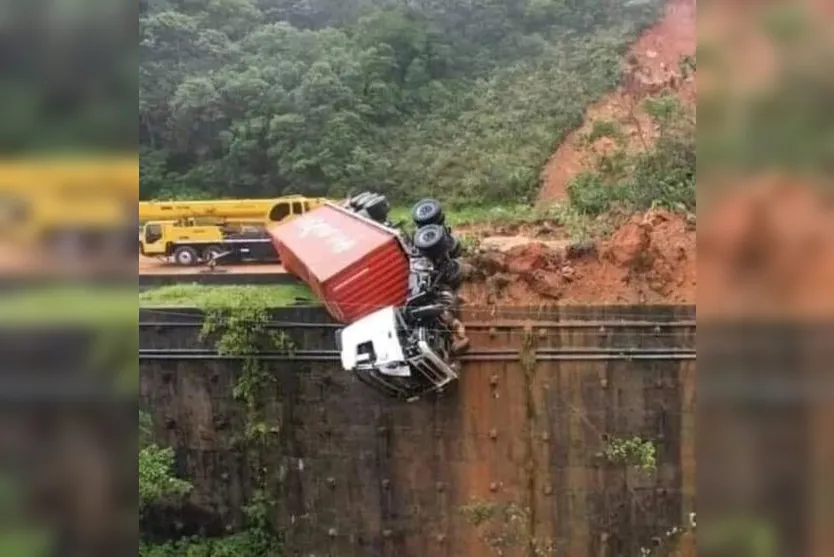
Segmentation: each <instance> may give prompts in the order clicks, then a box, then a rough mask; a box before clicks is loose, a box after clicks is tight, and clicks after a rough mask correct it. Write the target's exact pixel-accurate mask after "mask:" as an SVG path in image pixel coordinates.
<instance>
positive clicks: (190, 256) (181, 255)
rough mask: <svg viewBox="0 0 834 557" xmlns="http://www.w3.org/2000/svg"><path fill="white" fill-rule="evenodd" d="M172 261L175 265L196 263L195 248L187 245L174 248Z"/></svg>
mask: <svg viewBox="0 0 834 557" xmlns="http://www.w3.org/2000/svg"><path fill="white" fill-rule="evenodd" d="M174 261H175V262H176V263H177V265H182V266H188V265H196V264H197V250H195V249H194V248H190V247H188V246H180V247H178V248H177V249H175V250H174Z"/></svg>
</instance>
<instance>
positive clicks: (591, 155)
mask: <svg viewBox="0 0 834 557" xmlns="http://www.w3.org/2000/svg"><path fill="white" fill-rule="evenodd" d="M695 4H696V2H695V0H669V2H668V4H667V6H666V8H665V12H664V15H663V17H662V18H661V20H660V21H659V22H658V23H657V24H655V25H654V26H652V27H651V28H649V29H648V30H646V31H645V32H644V33H643V34H642V35H641V36H640V37H639V38H638V40H637V41H636V42H635V43H634V45H633V46H632V47H631V49H630V50H629V53H628V54H627V55H626V57H625V59H624V61H623V71H624V79H623V83H622V85H621V86H620V87H618V88H617V89H616V90H614V91H612V92H611V93H609V94H608V95H605V96H604V97H603V98H602V99H600V100H599V101H598V102H597V103H595V104H594V105H592V106H590V107H589V108H588V110H587V112H586V114H585V120H584V123H583V125H582V126H581V127H580V128H578V129H576V130H574V131H573V132H572V133H570V134H569V135H568V137H567V138H566V139H565V141H564V142H563V143H562V144H561V145H560V146H559V148H558V149H557V150H556V151H555V152H554V153H553V155H552V156H551V157H550V159H549V160H548V162H547V164H546V165H545V167H544V169H543V171H542V174H541V191H540V193H539V199H538V201H539V204H540V205H547V204H550V203H554V202H562V201H564V200H565V199H566V197H567V185H568V183H569V182H570V180H571V179H572V178H573V177H575V176H576V175H577V174H579V173H581V172H582V171H584V170H589V169H591V168H592V167H593V164H594V161H595V160H596V158H597V157H598V156H599V155H602V154H605V153H607V152H609V151H610V150H611V149H612V148H613V147H614V142H613V141H612V140H611V139H609V138H608V137H601V138H599V139H596V140H595V141H594V142H593V143H591V144H590V145H588V144H587V143H586V142H585V141H584V138H585V137H587V136H588V133H589V132H590V131H591V130H592V129H593V127H594V123H596V122H603V121H605V122H609V123H614V124H616V125H617V126H618V127H619V129H620V130H621V131H622V132H623V135H624V138H625V141H626V150H627V151H628V152H636V151H640V150H646V149H648V148H650V147H651V145H652V144H653V143H654V141H655V139H656V137H657V133H658V130H657V129H656V127H655V125H654V123H653V122H652V120H651V118H650V117H649V115H648V114H647V113H646V111H645V110H644V107H643V104H644V103H643V101H645V99H647V98H649V97H653V96H657V95H661V94H664V93H672V94H674V95H675V96H677V97H678V98H679V99H680V100H681V101H682V102H683V103H684V104H685V105H687V106H694V103H695V99H696V87H695V71H694V68H687V67H685V66H686V65H685V62H684V61H685V59H686V57H687V56H690V57H694V55H695V47H696V44H697V40H696V27H695V25H696V19H695V17H696V16H695V14H696V9H695Z"/></svg>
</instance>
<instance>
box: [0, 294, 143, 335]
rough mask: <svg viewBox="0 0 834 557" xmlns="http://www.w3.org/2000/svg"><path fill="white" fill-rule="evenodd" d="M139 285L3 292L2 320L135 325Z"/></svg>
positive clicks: (1, 303) (31, 323)
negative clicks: (136, 287) (137, 288)
mask: <svg viewBox="0 0 834 557" xmlns="http://www.w3.org/2000/svg"><path fill="white" fill-rule="evenodd" d="M136 321H137V315H136V290H135V287H133V288H130V287H100V286H99V287H92V286H55V287H34V288H31V289H24V290H19V291H18V290H15V291H9V292H7V293H3V294H0V323H4V324H14V325H53V324H65V325H113V324H121V325H129V324H133V325H135V324H136Z"/></svg>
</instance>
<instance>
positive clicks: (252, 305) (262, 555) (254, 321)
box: [140, 297, 295, 557]
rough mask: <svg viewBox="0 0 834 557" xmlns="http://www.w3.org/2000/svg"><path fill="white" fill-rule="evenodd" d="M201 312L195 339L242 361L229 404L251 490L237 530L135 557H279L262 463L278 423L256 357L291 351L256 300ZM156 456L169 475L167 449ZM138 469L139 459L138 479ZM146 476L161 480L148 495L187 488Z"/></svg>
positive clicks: (270, 473)
mask: <svg viewBox="0 0 834 557" xmlns="http://www.w3.org/2000/svg"><path fill="white" fill-rule="evenodd" d="M201 309H202V310H203V313H204V320H203V326H202V329H201V331H200V340H201V341H203V342H205V341H211V342H213V344H214V348H215V350H216V351H217V353H218V354H219V355H223V356H236V357H239V358H240V359H241V361H242V364H241V367H240V370H239V376H238V378H237V381H236V382H235V385H234V387H233V391H232V396H233V398H234V400H236V401H238V402H239V403H240V404H241V405H242V406H243V408H244V409H245V417H244V427H243V431H242V432H241V434H240V436H239V438H238V439H237V443H236V445H237V447H238V448H239V450H240V451H241V452H242V453H243V454H244V455H245V457H246V460H247V463H248V467H249V469H250V472H251V474H252V477H253V484H254V485H255V486H256V488H255V490H254V492H253V494H252V496H251V498H250V501H249V503H248V504H247V505H246V506H245V507H244V508H243V509H242V511H243V516H244V528H243V529H242V531H240V532H238V533H235V534H232V535H230V536H226V537H223V538H220V539H206V538H200V537H189V538H183V539H180V540H175V541H170V542H167V543H164V544H142V546H141V547H140V556H141V557H175V556H176V557H180V556H188V557H227V556H228V557H279V556H280V555H282V554H283V551H282V543H281V536H280V534H279V532H277V531H276V529H275V527H274V509H275V500H274V499H273V496H272V494H271V491H272V489H271V485H272V484H271V483H270V480H271V479H273V478H274V477H275V471H274V470H271V469H270V468H269V466H268V464H267V459H266V452H267V451H268V450H270V449H272V448H273V447H274V446H275V442H276V439H277V438H278V434H279V433H280V431H281V423H280V420H279V418H278V417H277V416H274V415H270V413H269V402H270V401H271V400H274V399H275V387H276V378H275V376H274V375H273V374H272V373H270V370H269V369H268V368H267V366H266V364H265V362H264V361H263V360H262V359H261V358H259V354H260V353H261V352H262V351H265V350H269V351H279V352H292V351H293V350H294V348H295V347H294V345H293V343H292V342H291V341H290V339H289V337H288V336H287V335H286V333H284V332H283V331H275V330H273V329H272V328H271V327H270V312H269V307H268V304H267V303H264V302H263V301H261V300H256V299H255V300H253V299H247V298H246V297H243V298H241V299H237V300H235V301H234V302H233V303H228V302H227V303H224V304H221V305H213V306H209V307H203V308H201ZM158 454H159V455H161V457H164V458H165V459H167V460H165V461H164V462H163V464H164V463H167V465H168V468H167V470H168V471H170V466H171V465H172V464H173V450H172V449H160V450H159V451H158ZM142 468H143V464H142V462H141V460H140V478H141V477H142ZM146 472H147V473H146V476H149V475H151V476H152V477H153V478H158V479H159V480H160V482H161V483H158V484H156V487H153V488H149V489H148V490H147V491H148V492H153V490H159V489H163V488H165V489H169V490H170V489H174V488H175V489H174V492H176V493H187V492H188V491H190V490H191V484H190V483H188V482H186V481H185V480H179V479H176V478H172V477H170V476H168V477H165V476H163V475H160V474H157V473H156V472H154V470H153V469H148V470H147V471H146ZM172 482H173V483H172ZM178 482H182V483H178ZM166 486H167V487H166ZM172 486H173V487H172ZM180 488H181V489H180ZM140 491H141V488H140Z"/></svg>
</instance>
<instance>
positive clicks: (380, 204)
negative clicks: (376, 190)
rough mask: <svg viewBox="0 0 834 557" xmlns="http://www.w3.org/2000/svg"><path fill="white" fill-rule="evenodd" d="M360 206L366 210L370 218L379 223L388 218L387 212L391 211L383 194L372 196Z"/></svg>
mask: <svg viewBox="0 0 834 557" xmlns="http://www.w3.org/2000/svg"><path fill="white" fill-rule="evenodd" d="M362 208H363V209H364V210H365V211H367V212H368V214H369V215H370V216H371V219H373V220H374V221H376V222H379V223H383V222H385V219H387V218H388V213H389V212H390V211H391V206H390V205H389V204H388V200H387V199H386V198H385V196H384V195H375V196H374V197H373V198H371V199H368V200H367V201H365V203H364V204H363V205H362Z"/></svg>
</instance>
